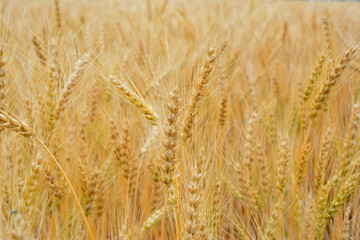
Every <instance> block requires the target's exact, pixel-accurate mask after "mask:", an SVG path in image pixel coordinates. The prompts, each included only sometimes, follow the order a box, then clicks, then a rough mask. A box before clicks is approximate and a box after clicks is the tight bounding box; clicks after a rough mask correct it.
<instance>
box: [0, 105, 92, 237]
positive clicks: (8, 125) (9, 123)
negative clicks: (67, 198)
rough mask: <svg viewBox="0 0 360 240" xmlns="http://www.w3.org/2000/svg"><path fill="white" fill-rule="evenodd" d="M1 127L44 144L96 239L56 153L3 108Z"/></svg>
mask: <svg viewBox="0 0 360 240" xmlns="http://www.w3.org/2000/svg"><path fill="white" fill-rule="evenodd" d="M0 128H1V129H10V130H11V131H14V132H16V133H18V134H20V135H23V136H25V137H30V136H33V137H34V138H35V139H36V141H37V142H38V143H40V145H42V146H43V147H44V148H45V150H46V151H47V152H48V153H49V155H50V157H51V159H52V160H53V161H54V163H55V164H56V166H57V167H58V168H59V170H60V172H61V174H62V175H63V176H64V178H65V180H66V182H67V184H68V185H69V187H70V190H71V192H72V195H73V196H74V198H75V201H76V204H77V205H78V207H79V209H80V212H81V215H82V217H83V219H84V222H85V225H86V228H87V229H88V231H89V234H90V238H91V239H92V240H94V236H93V234H92V232H91V228H90V225H89V223H88V221H87V219H86V216H85V213H84V210H83V209H82V207H81V204H80V201H79V198H78V197H77V195H76V193H75V190H74V188H73V186H72V184H71V182H70V180H69V178H68V177H67V174H66V173H65V171H64V169H63V168H62V167H61V165H60V163H59V162H58V160H56V158H55V157H54V155H53V154H52V153H51V152H50V150H49V149H48V148H47V147H46V145H45V144H44V142H43V141H41V139H40V138H38V137H37V136H36V135H35V133H34V132H33V130H32V129H30V128H29V127H28V126H27V125H26V124H25V123H24V122H22V121H21V120H19V119H17V118H15V117H12V116H10V115H9V114H8V113H6V112H5V111H3V110H1V109H0Z"/></svg>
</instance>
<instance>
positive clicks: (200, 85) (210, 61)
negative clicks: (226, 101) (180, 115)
mask: <svg viewBox="0 0 360 240" xmlns="http://www.w3.org/2000/svg"><path fill="white" fill-rule="evenodd" d="M215 59H216V55H215V50H214V49H213V48H209V49H208V51H207V56H206V58H205V60H204V63H203V66H202V68H201V76H200V79H199V81H198V82H197V85H196V89H195V93H194V96H193V98H192V102H191V104H190V107H189V110H188V113H187V115H186V118H185V125H184V128H183V135H182V139H183V141H184V142H186V140H187V139H188V138H190V137H191V135H192V133H191V131H192V128H193V125H194V120H195V115H196V112H197V111H198V108H199V105H200V103H201V101H202V98H203V96H204V94H205V91H206V87H207V84H208V82H209V80H210V74H211V72H212V71H213V67H214V63H215Z"/></svg>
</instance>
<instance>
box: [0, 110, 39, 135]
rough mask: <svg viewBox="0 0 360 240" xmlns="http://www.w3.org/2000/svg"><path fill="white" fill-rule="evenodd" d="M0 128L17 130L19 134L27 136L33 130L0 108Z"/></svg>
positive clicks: (31, 133)
mask: <svg viewBox="0 0 360 240" xmlns="http://www.w3.org/2000/svg"><path fill="white" fill-rule="evenodd" d="M0 128H2V129H10V130H11V131H14V132H17V133H19V134H20V135H23V136H26V137H29V136H31V135H33V134H34V133H33V131H32V130H30V128H29V127H28V126H27V125H26V124H25V123H23V122H22V121H20V120H19V119H17V118H15V117H11V116H10V115H9V114H7V113H6V112H5V111H3V110H1V109H0Z"/></svg>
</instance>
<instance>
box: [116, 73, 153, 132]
mask: <svg viewBox="0 0 360 240" xmlns="http://www.w3.org/2000/svg"><path fill="white" fill-rule="evenodd" d="M109 78H110V81H111V82H112V84H114V86H115V87H116V89H118V90H119V91H120V92H121V93H122V94H123V95H124V97H125V98H126V99H128V100H129V101H130V102H131V103H132V104H134V106H135V107H136V108H137V109H138V110H139V111H140V112H141V113H142V114H143V115H144V116H145V118H146V119H147V120H149V121H150V123H151V124H153V125H157V119H158V116H157V114H156V113H154V112H153V110H152V108H151V107H150V106H148V105H147V104H146V103H145V102H144V101H143V100H142V99H141V98H140V97H139V96H137V95H136V94H135V93H133V92H132V91H131V90H130V89H129V88H127V87H126V86H125V85H124V84H123V83H121V82H120V81H118V80H117V79H115V77H113V76H111V75H110V76H109Z"/></svg>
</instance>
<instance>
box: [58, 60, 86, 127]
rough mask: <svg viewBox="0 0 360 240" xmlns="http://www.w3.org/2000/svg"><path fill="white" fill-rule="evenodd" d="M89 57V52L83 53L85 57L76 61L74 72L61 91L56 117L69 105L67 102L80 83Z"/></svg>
mask: <svg viewBox="0 0 360 240" xmlns="http://www.w3.org/2000/svg"><path fill="white" fill-rule="evenodd" d="M88 59H89V54H85V55H83V57H82V58H81V59H79V60H77V61H76V63H75V67H74V70H73V72H72V73H71V74H70V76H69V79H68V80H67V82H66V83H65V86H64V88H63V89H62V91H61V92H60V96H59V98H58V101H57V104H56V108H55V115H54V119H55V120H58V119H59V118H60V116H61V114H62V113H63V112H64V110H65V108H66V107H67V106H66V104H67V102H68V101H69V99H70V95H71V93H72V92H73V91H74V88H75V86H76V84H77V83H78V81H79V79H80V77H81V75H82V73H83V69H84V67H85V65H86V64H87V62H88Z"/></svg>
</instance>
